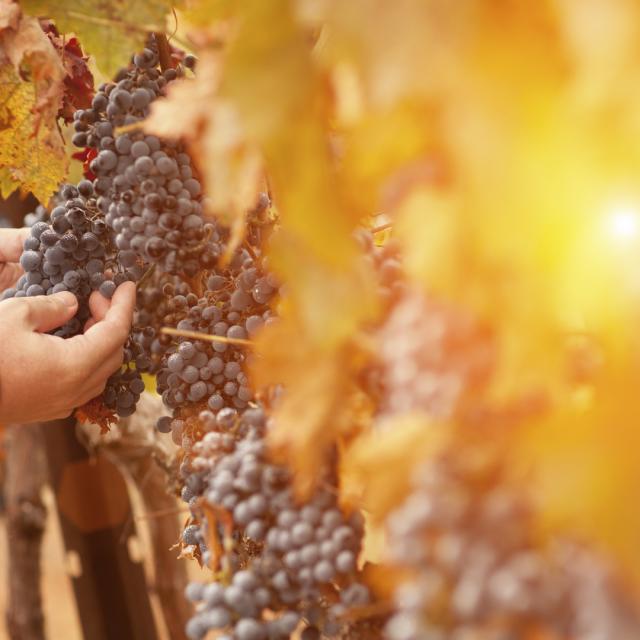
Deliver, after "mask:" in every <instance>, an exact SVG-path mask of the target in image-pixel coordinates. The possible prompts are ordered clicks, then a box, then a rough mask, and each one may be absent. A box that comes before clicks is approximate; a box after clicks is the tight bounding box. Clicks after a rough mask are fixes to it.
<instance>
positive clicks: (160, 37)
mask: <svg viewBox="0 0 640 640" xmlns="http://www.w3.org/2000/svg"><path fill="white" fill-rule="evenodd" d="M155 36H156V43H157V45H158V57H159V58H160V68H161V69H162V70H163V71H166V70H167V69H171V67H172V65H171V47H170V46H169V41H168V40H167V36H166V35H165V34H164V33H161V32H159V31H156V32H155Z"/></svg>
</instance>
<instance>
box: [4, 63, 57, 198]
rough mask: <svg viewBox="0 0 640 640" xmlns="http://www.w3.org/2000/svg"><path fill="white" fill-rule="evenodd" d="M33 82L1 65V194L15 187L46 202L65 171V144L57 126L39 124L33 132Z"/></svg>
mask: <svg viewBox="0 0 640 640" xmlns="http://www.w3.org/2000/svg"><path fill="white" fill-rule="evenodd" d="M35 105H36V92H35V88H34V85H33V84H32V83H30V82H25V81H23V80H21V79H20V77H19V76H18V74H17V73H16V72H15V71H14V70H13V69H11V68H10V67H8V66H4V67H2V69H0V170H1V172H2V173H1V174H0V175H1V176H2V179H1V180H0V189H1V192H0V195H2V197H7V196H8V195H9V194H10V193H11V192H12V191H14V190H15V189H16V188H20V190H21V191H22V192H23V193H27V192H29V191H30V192H31V193H33V195H34V196H35V197H36V198H38V199H39V200H40V201H42V202H47V201H48V200H49V198H50V197H51V195H52V193H53V192H54V191H55V190H56V189H57V187H58V184H59V183H60V181H61V180H62V179H63V178H64V176H65V175H66V172H67V166H68V163H67V159H66V157H65V150H64V144H63V142H62V138H61V136H60V133H59V132H58V130H57V129H54V130H50V129H48V128H47V127H46V126H44V125H41V126H40V128H39V129H38V131H37V133H34V127H35V119H34V115H33V111H32V109H33V108H34V107H35Z"/></svg>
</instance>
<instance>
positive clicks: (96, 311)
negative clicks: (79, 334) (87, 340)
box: [83, 291, 111, 333]
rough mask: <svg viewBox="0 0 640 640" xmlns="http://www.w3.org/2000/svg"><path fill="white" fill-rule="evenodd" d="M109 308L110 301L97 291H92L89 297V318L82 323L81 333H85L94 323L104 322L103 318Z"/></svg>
mask: <svg viewBox="0 0 640 640" xmlns="http://www.w3.org/2000/svg"><path fill="white" fill-rule="evenodd" d="M110 306H111V300H108V299H107V298H105V297H104V296H103V295H101V294H100V293H99V292H98V291H94V292H93V293H92V294H91V296H90V297H89V311H91V317H90V318H89V319H88V320H87V321H86V322H85V323H84V328H83V331H84V333H86V332H87V331H88V330H89V329H90V328H91V327H93V325H94V324H95V323H96V322H100V320H104V317H105V316H106V315H107V311H109V307H110Z"/></svg>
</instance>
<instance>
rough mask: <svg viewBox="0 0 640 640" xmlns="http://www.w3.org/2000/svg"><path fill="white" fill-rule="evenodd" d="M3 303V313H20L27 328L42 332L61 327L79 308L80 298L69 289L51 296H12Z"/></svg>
mask: <svg viewBox="0 0 640 640" xmlns="http://www.w3.org/2000/svg"><path fill="white" fill-rule="evenodd" d="M2 304H3V305H4V307H3V314H9V315H10V314H11V313H14V314H16V315H19V316H21V321H22V323H23V326H24V327H25V328H27V329H30V330H32V331H39V332H42V333H45V332H47V331H51V330H52V329H57V328H58V327H61V326H62V325H63V324H64V323H65V322H67V321H68V320H71V318H73V316H74V315H75V313H76V311H77V310H78V300H77V299H76V297H75V296H74V295H73V294H72V293H70V292H69V291H61V292H60V293H54V294H52V295H50V296H33V297H31V298H26V297H25V298H11V299H9V300H6V301H4V302H3V303H2Z"/></svg>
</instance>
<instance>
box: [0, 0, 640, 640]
mask: <svg viewBox="0 0 640 640" xmlns="http://www.w3.org/2000/svg"><path fill="white" fill-rule="evenodd" d="M116 4H117V3H110V2H104V3H100V6H99V7H98V8H97V9H94V7H93V3H91V2H78V0H75V1H74V3H73V6H74V7H75V8H76V9H77V10H74V11H70V10H69V7H70V6H71V5H70V4H69V3H68V2H67V1H66V0H63V1H62V2H59V3H51V2H45V1H42V2H41V1H34V0H27V1H25V2H22V3H20V6H18V5H17V4H15V3H13V2H10V0H2V1H1V2H0V55H2V56H3V57H4V60H3V64H2V65H1V66H0V76H2V77H1V78H0V94H1V95H0V124H1V126H0V193H1V194H2V195H3V196H6V195H8V194H9V193H11V192H12V191H13V190H15V189H20V190H21V191H23V192H32V193H34V194H35V195H36V196H37V197H38V198H39V199H40V200H41V201H42V202H46V201H47V199H48V197H49V196H50V195H51V193H52V192H53V191H54V189H55V188H56V187H57V185H58V184H59V182H60V181H62V180H63V179H64V178H65V176H67V173H68V162H67V157H68V155H69V151H68V150H67V149H66V147H65V135H66V134H65V127H64V124H63V122H64V121H65V119H66V118H67V116H66V111H65V109H66V107H65V106H61V105H73V106H76V107H77V106H81V105H82V100H84V99H85V98H84V92H86V86H85V83H86V81H87V80H89V78H90V73H89V71H88V69H87V68H86V66H85V64H84V62H83V61H84V53H83V52H82V51H81V50H79V49H77V46H78V45H77V42H78V41H79V42H81V43H82V45H83V46H84V47H86V51H87V53H88V54H91V55H92V56H93V57H94V59H95V63H96V65H97V71H96V73H97V74H105V75H109V74H111V73H112V72H113V71H114V70H115V69H117V67H118V66H121V65H124V64H126V63H127V61H128V58H129V56H130V54H131V52H132V51H133V50H135V48H136V47H138V46H139V45H141V44H142V43H143V42H144V38H145V33H146V31H153V30H166V31H167V32H168V34H169V40H170V41H171V42H172V43H173V44H175V45H176V46H177V47H180V48H185V49H189V50H192V51H193V52H194V53H195V54H196V55H197V57H198V67H197V73H196V74H195V76H194V77H189V78H184V79H179V80H177V81H175V82H174V83H172V86H171V87H170V89H169V91H168V95H167V96H166V98H164V99H162V100H158V101H157V102H156V103H155V104H154V105H153V108H152V112H151V115H150V117H149V118H148V119H147V121H146V122H145V123H144V129H145V131H147V132H149V133H154V134H156V135H158V136H162V137H163V138H169V139H171V138H175V139H181V140H183V141H184V142H185V143H186V144H187V145H188V148H189V150H190V153H191V155H192V157H193V158H194V160H195V163H196V165H197V167H198V170H199V172H200V175H201V177H202V181H203V186H204V190H205V192H206V194H207V206H208V212H207V213H208V215H209V216H212V217H217V218H218V219H219V220H221V221H222V222H223V223H224V224H225V225H227V226H228V227H229V228H230V229H231V230H232V237H233V242H232V246H238V245H239V244H240V243H242V242H243V230H244V223H245V221H246V216H247V215H249V212H250V211H251V209H252V207H253V206H254V204H255V202H256V199H257V197H258V194H259V193H260V192H262V191H264V190H265V189H266V190H268V191H269V193H270V195H271V200H272V205H271V209H270V211H269V216H271V219H272V220H274V221H277V224H276V232H275V233H274V235H273V238H272V241H271V243H270V246H269V267H270V269H272V270H273V272H274V273H275V274H276V275H277V277H278V278H279V280H280V281H281V282H282V283H284V292H285V295H283V297H282V299H281V300H280V302H279V308H278V316H279V319H278V321H277V322H275V323H273V324H271V325H269V326H268V327H267V328H265V329H264V330H263V331H262V332H261V333H260V334H259V336H258V337H257V339H256V341H255V344H254V345H253V348H254V355H253V357H252V364H251V371H250V373H251V379H252V381H253V385H254V387H255V388H256V389H273V388H274V387H280V386H281V387H282V388H283V389H284V390H285V391H284V393H282V394H281V395H279V397H278V399H277V400H274V401H273V404H272V405H271V406H270V407H269V409H270V411H271V413H272V416H273V418H274V420H273V423H274V425H275V426H274V428H273V429H272V430H271V431H270V433H269V444H270V447H271V455H272V456H273V458H274V459H275V460H277V461H279V462H281V463H285V464H286V465H288V466H289V467H290V468H291V469H292V470H293V472H294V477H295V485H296V489H297V491H298V493H299V495H300V496H303V497H304V496H305V495H308V494H309V492H310V491H311V490H312V489H313V488H314V487H315V484H316V482H317V480H318V477H319V475H320V470H321V469H322V468H323V467H324V465H325V464H326V462H327V460H329V459H335V457H336V456H337V457H338V459H339V469H340V499H341V502H342V504H343V506H344V507H345V509H352V508H363V509H364V510H365V513H366V514H367V519H368V523H369V525H370V526H369V528H368V530H367V531H368V533H367V539H366V543H365V558H364V559H363V561H366V562H368V561H371V563H372V566H373V564H374V563H375V564H377V565H378V572H376V569H375V568H371V569H370V572H371V574H370V575H371V584H372V585H374V586H376V587H377V589H378V590H379V592H380V594H381V598H382V600H385V599H386V598H387V597H388V598H391V597H392V594H391V593H390V592H393V588H392V587H393V585H396V584H399V583H401V582H402V580H403V579H404V578H403V576H404V575H405V574H404V573H403V569H404V567H401V566H400V565H401V564H402V563H399V562H395V561H394V555H393V550H391V552H390V550H389V546H388V544H387V542H388V541H389V539H387V540H385V538H384V531H386V527H387V524H388V522H387V521H388V518H389V516H390V515H391V514H392V513H393V512H394V511H395V510H396V509H397V508H398V507H399V505H401V504H403V502H404V501H405V500H406V499H407V498H408V496H409V495H410V494H411V492H412V491H413V490H414V488H415V487H414V485H413V484H412V483H413V482H414V480H413V478H414V475H415V470H416V469H419V468H420V467H421V465H424V464H429V463H431V462H433V461H437V460H440V459H441V457H442V458H443V459H447V457H448V456H452V457H453V458H455V456H456V453H457V452H459V454H460V459H461V460H463V461H465V462H466V461H470V462H469V465H470V467H469V468H472V469H473V470H472V471H470V472H468V474H467V470H466V469H467V467H465V471H464V472H460V473H461V474H462V475H464V477H465V478H472V479H471V480H468V482H469V483H470V486H472V487H473V490H471V489H470V490H469V495H470V496H471V497H470V498H469V499H470V500H474V499H476V498H474V497H473V496H476V497H477V496H478V495H480V494H481V493H482V491H484V490H485V489H486V491H487V492H488V491H489V489H488V488H487V487H489V486H490V485H491V483H490V482H489V480H487V478H488V476H489V475H490V474H494V475H491V478H492V480H491V482H493V481H494V480H495V478H497V477H498V476H499V479H500V483H501V486H505V487H508V489H509V491H513V492H515V494H517V496H518V500H520V499H522V500H523V501H524V502H525V503H526V505H527V507H526V508H527V510H529V509H530V515H528V516H527V517H528V519H527V527H528V533H527V536H530V538H529V537H527V544H528V545H530V546H531V547H532V548H536V549H541V548H542V549H545V550H546V549H549V548H551V546H550V545H552V544H553V542H554V541H555V540H558V539H560V540H572V541H579V543H580V544H584V545H586V547H587V548H589V549H591V550H593V553H594V554H597V555H598V557H601V558H603V559H605V560H603V562H605V561H606V562H607V563H610V565H608V566H610V567H611V575H612V576H614V578H611V580H612V583H613V582H614V581H615V584H616V589H618V588H620V589H622V591H623V592H624V600H625V602H628V603H632V604H629V605H625V606H628V607H629V609H631V610H634V607H636V604H637V603H638V600H637V599H638V597H640V552H639V551H638V540H639V539H640V510H639V509H637V508H636V507H635V505H636V502H637V498H638V491H639V489H638V488H639V487H640V470H639V469H640V466H639V465H638V462H637V458H638V454H637V451H638V449H639V445H640V436H639V435H638V433H637V424H638V420H639V419H640V404H639V403H638V392H637V389H638V386H639V385H640V369H639V367H638V362H639V357H638V356H639V355H640V341H639V340H638V337H637V335H636V334H637V319H638V312H639V310H640V295H639V288H638V282H639V279H638V274H639V273H640V271H639V269H640V264H639V263H638V255H640V254H639V252H638V250H639V249H640V190H639V187H638V185H639V184H640V169H639V167H640V162H639V159H640V145H638V143H637V140H638V134H639V133H640V119H639V118H638V113H640V93H639V91H638V86H640V85H639V84H638V82H637V80H638V76H639V74H640V49H639V47H638V37H637V36H638V34H637V25H638V24H640V5H639V4H638V3H635V2H627V1H626V0H593V1H592V2H589V3H580V2H574V1H573V0H554V1H552V2H541V3H524V4H523V3H520V2H516V1H515V0H508V1H506V2H501V3H492V2H482V1H480V0H471V1H469V2H450V1H440V0H426V1H424V2H418V1H416V0H394V1H393V2H385V1H383V0H368V1H365V0H349V1H344V0H323V1H320V0H318V1H314V0H269V1H268V2H265V1H263V0H242V1H241V2H206V1H204V0H203V1H198V0H192V1H190V2H183V3H179V4H178V6H176V7H174V8H173V11H172V7H171V6H170V5H169V4H168V3H164V2H150V1H148V0H142V1H141V2H130V3H128V4H126V6H125V5H123V6H122V7H120V5H118V7H116ZM112 5H113V6H112ZM90 15H91V16H93V17H95V18H101V19H100V20H98V19H95V20H94V19H89V16H90ZM42 16H46V17H47V18H48V19H50V20H52V21H53V23H54V24H55V28H54V27H52V26H47V27H46V30H47V31H48V35H47V34H45V32H44V31H43V29H42V26H41V23H40V22H39V21H38V17H42ZM114 16H115V17H117V20H116V19H114ZM102 18H103V19H102ZM47 24H48V25H50V24H51V23H47ZM52 34H53V35H52ZM60 34H68V36H67V35H60ZM76 37H77V38H78V40H76V39H75V38H76ZM478 461H480V462H478ZM479 468H480V469H482V470H486V469H490V470H491V471H486V474H487V475H486V476H485V475H483V473H485V471H478V469H479ZM497 469H499V471H496V470H497ZM465 474H467V475H465ZM474 474H475V475H474ZM478 478H481V480H478ZM485 481H486V482H485ZM465 482H467V480H465ZM482 482H485V484H483V485H482V487H483V488H482V491H480V489H478V486H479V484H478V483H480V484H481V483H482ZM491 486H493V485H491ZM476 490H477V491H476ZM474 492H475V493H474ZM484 495H485V494H484V493H482V496H484ZM477 499H478V501H479V502H478V504H480V503H481V501H482V500H484V499H485V498H484V497H482V498H477ZM528 513H529V512H528ZM212 517H213V516H212ZM496 535H498V536H499V535H500V532H497V533H496ZM390 539H391V540H393V538H392V537H391V538H390ZM545 553H547V551H545ZM549 553H550V554H551V552H549ZM554 557H555V556H554ZM560 564H561V563H560ZM380 566H383V567H385V569H384V574H383V575H384V578H381V577H380V573H379V568H380ZM390 585H391V586H390ZM620 585H623V586H622V587H620ZM443 597H445V596H443ZM438 611H440V613H441V611H442V609H438ZM635 611H636V613H637V611H638V610H637V608H636V609H635ZM432 613H433V612H432ZM433 615H434V617H435V618H437V617H438V615H440V614H438V613H433ZM634 615H635V614H634ZM633 628H635V629H636V630H637V629H638V628H640V626H636V627H633ZM521 633H522V635H521V636H518V637H522V638H525V637H526V638H539V639H540V638H552V637H553V638H555V637H559V636H555V635H553V636H552V635H549V634H550V633H551V632H548V631H547V630H544V629H539V628H537V627H536V625H535V624H533V623H532V624H527V626H526V628H525V627H522V629H521ZM362 637H366V636H362ZM447 637H449V636H447ZM483 637H484V636H483ZM487 637H489V636H487ZM491 637H493V636H491ZM585 637H586V636H585ZM631 637H635V636H633V633H632V634H631V635H628V636H624V638H623V637H622V636H620V637H617V638H615V639H612V640H626V638H629V639H630V638H631Z"/></svg>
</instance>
